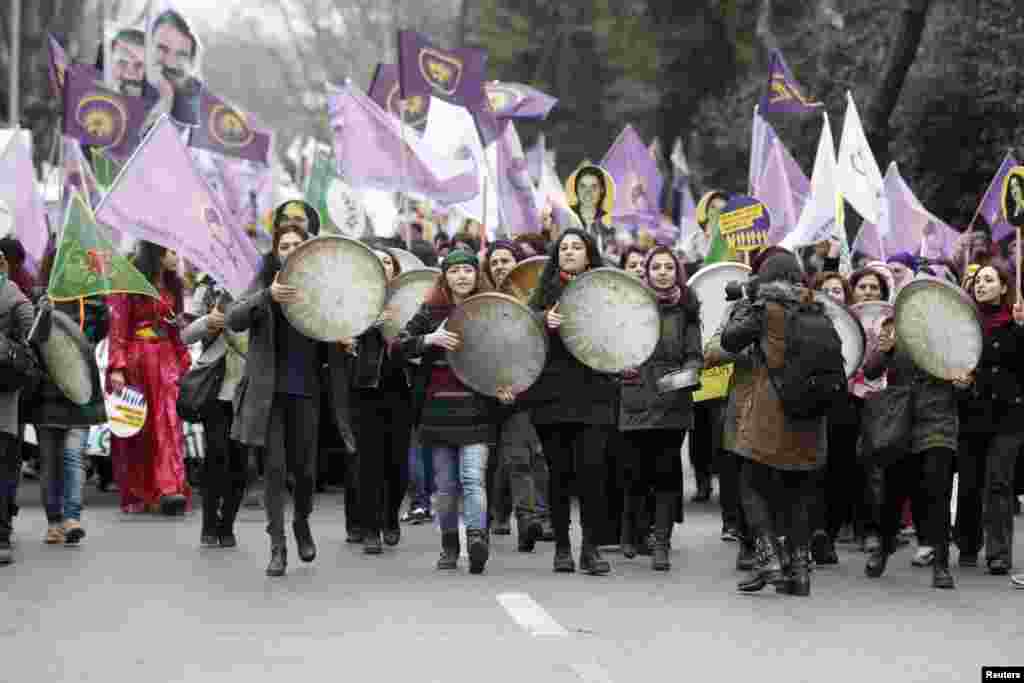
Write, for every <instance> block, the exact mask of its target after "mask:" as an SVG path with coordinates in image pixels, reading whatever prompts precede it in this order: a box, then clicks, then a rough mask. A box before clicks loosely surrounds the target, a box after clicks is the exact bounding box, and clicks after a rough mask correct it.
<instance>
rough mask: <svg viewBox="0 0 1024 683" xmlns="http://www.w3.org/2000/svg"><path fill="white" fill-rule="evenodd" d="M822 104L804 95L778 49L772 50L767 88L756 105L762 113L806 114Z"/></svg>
mask: <svg viewBox="0 0 1024 683" xmlns="http://www.w3.org/2000/svg"><path fill="white" fill-rule="evenodd" d="M823 106H824V105H823V104H822V103H821V102H816V101H814V100H812V99H810V98H808V97H807V96H805V95H804V90H803V88H802V87H800V84H799V83H797V82H796V78H794V77H793V72H792V71H790V70H789V66H788V65H787V64H786V60H785V58H783V56H782V53H781V52H780V51H778V50H773V51H772V58H771V63H770V65H769V67H768V88H767V90H766V91H765V93H764V95H763V96H762V97H761V104H760V106H759V107H758V109H759V110H760V112H761V113H762V114H807V113H810V112H815V111H817V110H818V109H820V108H821V107H823Z"/></svg>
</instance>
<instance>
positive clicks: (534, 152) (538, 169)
mask: <svg viewBox="0 0 1024 683" xmlns="http://www.w3.org/2000/svg"><path fill="white" fill-rule="evenodd" d="M547 153H548V150H547V142H546V140H545V138H544V133H541V134H540V135H538V136H537V144H536V145H534V146H533V147H531V148H530V149H528V150H526V169H527V170H528V171H529V172H530V178H532V179H533V182H534V184H535V185H539V184H540V179H541V176H542V174H543V173H544V159H545V157H546V156H547Z"/></svg>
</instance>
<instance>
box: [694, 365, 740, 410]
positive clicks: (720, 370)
mask: <svg viewBox="0 0 1024 683" xmlns="http://www.w3.org/2000/svg"><path fill="white" fill-rule="evenodd" d="M732 370H733V366H732V363H729V364H728V365H719V366H718V367H717V368H709V369H707V370H703V371H701V373H700V383H701V387H700V390H699V391H695V392H693V400H694V402H699V401H710V400H712V399H716V398H725V396H726V395H727V394H728V393H729V381H730V380H731V379H732Z"/></svg>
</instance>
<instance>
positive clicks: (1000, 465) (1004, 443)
mask: <svg viewBox="0 0 1024 683" xmlns="http://www.w3.org/2000/svg"><path fill="white" fill-rule="evenodd" d="M1022 444H1024V434H1021V433H1016V434H972V435H970V436H968V438H966V439H961V441H960V450H959V451H958V453H957V459H956V462H957V471H958V472H959V475H960V476H959V483H958V485H957V504H956V544H957V546H958V547H959V548H960V552H961V553H965V554H969V555H976V554H977V553H978V551H980V550H981V545H982V540H983V539H984V543H985V558H986V559H987V560H989V561H991V560H994V559H1001V560H1006V561H1007V562H1010V563H1011V565H1012V561H1011V560H1012V557H1013V515H1014V507H1015V506H1014V468H1015V466H1016V463H1017V454H1018V453H1019V451H1020V447H1021V445H1022ZM915 521H916V520H915ZM983 529H984V532H983Z"/></svg>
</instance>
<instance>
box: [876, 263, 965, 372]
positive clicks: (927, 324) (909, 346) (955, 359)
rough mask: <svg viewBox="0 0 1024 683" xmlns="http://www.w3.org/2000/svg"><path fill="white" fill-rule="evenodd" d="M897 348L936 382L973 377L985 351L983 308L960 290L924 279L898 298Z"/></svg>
mask: <svg viewBox="0 0 1024 683" xmlns="http://www.w3.org/2000/svg"><path fill="white" fill-rule="evenodd" d="M896 344H897V346H901V347H903V348H904V349H905V350H906V351H907V353H908V354H909V355H910V357H911V359H913V361H914V363H915V364H916V365H917V366H918V367H919V368H921V369H922V370H924V371H925V372H927V373H928V374H929V375H932V376H933V377H937V378H938V379H944V380H953V379H956V378H958V377H963V376H964V375H967V374H970V373H971V372H973V371H974V369H975V368H976V367H977V366H978V362H979V361H980V360H981V351H982V347H983V345H984V338H983V333H982V327H981V320H980V317H979V315H978V308H977V306H975V304H974V302H973V301H971V300H970V299H969V298H968V296H967V295H966V294H965V293H964V292H963V291H961V290H960V289H959V288H957V287H954V286H953V285H951V284H949V283H947V282H945V281H943V280H939V279H938V278H933V277H920V276H919V277H918V278H916V279H915V280H914V281H913V282H910V283H909V284H907V285H906V286H905V287H903V289H901V290H900V293H899V295H897V297H896Z"/></svg>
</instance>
